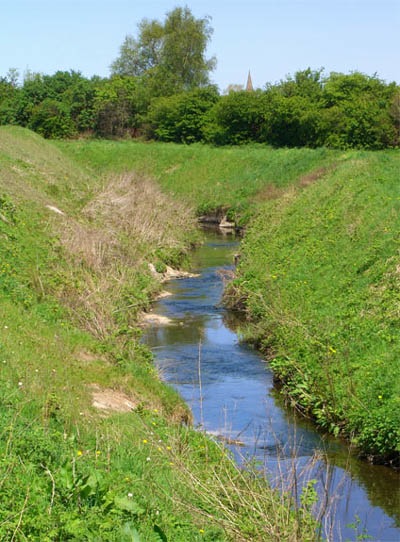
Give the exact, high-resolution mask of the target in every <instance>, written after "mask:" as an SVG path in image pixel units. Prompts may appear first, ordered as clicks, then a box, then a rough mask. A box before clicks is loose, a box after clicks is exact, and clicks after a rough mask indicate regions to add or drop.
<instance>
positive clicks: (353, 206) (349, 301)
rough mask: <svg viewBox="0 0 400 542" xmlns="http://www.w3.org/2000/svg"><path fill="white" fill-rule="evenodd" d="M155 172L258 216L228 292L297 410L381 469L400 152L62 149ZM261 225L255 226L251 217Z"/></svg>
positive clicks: (395, 367)
mask: <svg viewBox="0 0 400 542" xmlns="http://www.w3.org/2000/svg"><path fill="white" fill-rule="evenodd" d="M59 145H60V146H61V148H62V149H63V150H65V151H66V152H68V153H69V154H70V155H71V156H72V157H74V159H75V160H77V161H78V162H79V163H81V164H82V165H83V166H88V165H90V167H94V168H95V169H96V170H99V171H103V172H104V171H109V170H110V168H115V169H116V170H117V171H125V170H129V169H130V168H133V167H135V168H137V169H139V170H140V171H145V172H148V173H151V174H152V175H154V176H155V177H156V178H157V179H158V181H159V182H160V184H161V185H162V186H163V187H164V188H165V189H166V190H168V191H169V192H171V193H172V194H174V195H177V196H178V197H179V198H180V199H184V200H186V201H188V202H190V203H191V204H192V205H193V206H194V207H195V208H196V209H197V212H198V214H201V213H202V212H204V211H206V212H207V211H210V210H215V209H225V210H228V216H230V217H231V218H233V219H235V220H237V221H238V222H239V223H241V224H247V223H248V221H249V220H250V221H251V225H250V227H249V228H248V229H247V230H248V231H247V232H246V235H245V240H244V242H243V254H242V263H241V265H240V268H239V275H238V279H237V281H236V282H235V283H234V285H233V288H231V293H232V292H234V301H233V302H234V303H236V305H239V306H240V307H241V308H243V309H245V310H247V311H248V314H249V317H250V319H251V320H252V321H253V323H254V322H256V324H257V325H256V326H252V327H251V328H250V329H249V330H248V332H247V336H248V337H249V338H250V339H252V340H256V341H257V342H259V343H260V345H261V346H262V347H263V348H264V349H266V350H267V351H268V353H269V357H270V358H271V365H272V366H273V368H274V370H275V372H276V374H277V376H278V378H279V379H280V380H281V381H282V382H284V388H283V389H284V392H285V393H287V394H288V397H290V400H291V402H293V404H295V405H297V407H299V408H300V409H301V410H302V411H303V412H305V413H306V414H307V415H310V416H312V417H313V418H314V419H315V420H316V421H317V422H318V423H319V424H320V425H322V426H323V427H324V428H327V429H329V430H330V431H331V432H333V433H334V434H343V435H346V436H348V437H350V438H351V440H352V441H353V442H355V443H356V444H357V445H358V446H359V448H360V450H361V452H362V453H364V454H366V455H368V456H370V458H371V459H373V460H384V461H386V460H387V461H392V462H396V460H397V459H396V458H397V457H398V449H399V435H398V427H399V425H400V424H399V418H398V412H399V410H400V409H399V404H398V396H399V389H398V388H397V382H398V381H399V378H398V376H399V363H398V344H399V342H398V338H399V337H398V327H399V326H398V316H399V273H398V266H399V252H398V251H399V239H398V231H399V212H398V211H399V205H400V203H399V201H400V200H399V184H398V173H399V170H400V164H399V154H398V152H397V151H387V152H377V153H373V152H370V153H368V152H357V151H349V152H339V151H335V152H334V151H328V150H326V149H316V150H312V149H290V150H289V149H278V150H274V149H271V148H266V147H262V146H250V147H239V148H217V149H215V148H210V147H207V146H199V145H193V146H180V145H174V144H167V145H162V144H157V143H156V144H143V143H136V142H128V141H125V142H99V141H90V142H87V141H81V142H61V143H60V144H59ZM254 214H255V215H256V216H255V218H253V219H252V218H251V217H252V216H253V215H254Z"/></svg>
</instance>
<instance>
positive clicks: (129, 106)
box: [93, 76, 140, 137]
mask: <svg viewBox="0 0 400 542" xmlns="http://www.w3.org/2000/svg"><path fill="white" fill-rule="evenodd" d="M93 110H94V130H95V132H96V133H97V134H98V135H100V136H102V137H123V136H125V135H127V134H133V133H134V131H135V128H137V127H138V122H137V118H138V117H137V116H138V114H139V112H140V93H139V89H138V81H137V79H135V78H134V77H121V76H114V77H112V78H111V79H108V80H105V81H104V82H103V83H102V84H101V85H99V86H98V88H97V89H96V91H95V96H94V101H93Z"/></svg>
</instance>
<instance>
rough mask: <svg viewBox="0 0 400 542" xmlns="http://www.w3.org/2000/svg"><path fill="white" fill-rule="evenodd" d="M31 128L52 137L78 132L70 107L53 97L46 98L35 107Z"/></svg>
mask: <svg viewBox="0 0 400 542" xmlns="http://www.w3.org/2000/svg"><path fill="white" fill-rule="evenodd" d="M29 128H32V130H35V132H38V133H39V134H41V135H42V136H43V137H45V138H51V139H57V138H63V137H71V136H73V135H75V133H76V131H75V125H74V122H73V121H72V119H71V112H70V109H69V107H68V106H67V105H66V104H64V103H62V102H59V101H57V100H54V99H52V98H46V99H45V100H43V102H41V103H40V104H39V105H37V106H35V107H34V108H33V111H32V116H31V120H30V122H29Z"/></svg>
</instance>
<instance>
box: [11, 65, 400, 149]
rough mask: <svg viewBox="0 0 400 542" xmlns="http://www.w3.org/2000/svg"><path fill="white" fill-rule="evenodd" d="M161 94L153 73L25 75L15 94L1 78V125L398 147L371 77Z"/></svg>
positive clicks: (386, 97)
mask: <svg viewBox="0 0 400 542" xmlns="http://www.w3.org/2000/svg"><path fill="white" fill-rule="evenodd" d="M157 73H158V72H157ZM158 76H160V74H159V73H158ZM167 86H168V85H167ZM163 88H164V87H163V86H162V85H161V86H160V84H158V83H157V81H156V79H155V75H154V73H153V71H152V69H149V70H147V71H145V72H144V73H143V74H140V75H113V76H112V77H111V78H109V79H101V78H99V77H93V78H92V79H87V78H85V77H83V76H82V75H81V74H80V73H78V72H74V71H71V72H56V73H55V74H54V75H51V76H50V75H41V74H28V75H27V77H26V78H25V81H24V83H23V85H22V86H20V87H18V85H16V82H15V80H12V79H10V77H3V78H1V79H0V124H18V125H21V126H28V127H30V128H33V129H34V130H35V131H37V132H39V133H40V134H42V135H44V136H45V137H48V138H54V137H55V138H60V137H71V136H73V135H74V134H79V133H89V134H94V135H97V136H100V137H105V138H108V137H119V138H120V137H126V136H131V137H137V136H145V137H147V138H149V139H158V140H160V141H174V142H177V143H194V142H197V141H205V142H208V143H211V144H215V145H239V144H245V143H249V142H258V143H266V144H269V145H273V146H275V147H304V146H305V147H317V146H327V147H331V148H342V149H346V148H360V149H361V148H364V149H372V150H376V149H384V148H390V147H397V146H398V145H399V141H400V136H399V134H400V109H399V103H400V101H399V96H400V89H399V87H398V86H397V85H396V84H395V83H390V84H388V83H386V82H384V81H382V80H380V79H379V78H378V77H377V76H375V75H374V76H368V75H365V74H362V73H359V72H354V73H350V74H347V75H346V74H342V73H331V74H330V75H329V76H325V77H324V76H323V74H322V70H319V71H312V70H311V69H309V68H308V69H306V70H303V71H299V72H297V73H296V74H295V75H294V76H293V77H290V76H289V77H287V78H286V79H285V80H284V81H280V82H279V83H276V84H274V85H270V84H268V85H267V86H266V88H265V89H264V90H256V91H252V92H248V91H236V92H235V91H233V92H230V93H229V94H227V95H223V96H221V95H219V94H218V91H217V89H216V87H214V86H212V85H206V86H203V85H201V84H199V86H198V87H197V88H189V89H186V90H185V89H184V88H181V87H179V89H178V91H176V90H175V91H174V90H172V91H171V89H170V87H168V89H167V87H165V89H164V90H163Z"/></svg>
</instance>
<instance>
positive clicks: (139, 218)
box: [0, 127, 315, 542]
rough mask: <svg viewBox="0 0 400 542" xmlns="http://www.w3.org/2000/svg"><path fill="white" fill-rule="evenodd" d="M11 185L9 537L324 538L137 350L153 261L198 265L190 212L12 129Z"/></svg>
mask: <svg viewBox="0 0 400 542" xmlns="http://www.w3.org/2000/svg"><path fill="white" fill-rule="evenodd" d="M121 171H122V170H121ZM0 173H1V177H0V179H1V180H0V183H1V184H0V316H1V326H0V369H1V371H0V453H1V461H0V538H1V540H4V541H8V540H10V541H11V540H14V541H24V540H38V541H39V540H40V541H41V542H43V541H50V540H51V541H53V540H79V541H83V540H88V541H94V540H96V541H113V540H115V541H118V542H120V541H126V542H128V541H149V542H150V541H160V540H161V541H163V540H173V541H174V542H175V541H176V542H180V541H182V542H186V541H188V540H190V541H203V540H207V541H227V540H235V541H240V540H282V541H283V540H304V539H308V540H311V539H313V538H314V530H315V525H314V522H313V520H312V519H311V518H310V515H309V514H308V508H307V506H305V507H300V509H297V510H296V509H295V507H294V506H293V502H292V501H290V499H289V498H288V497H286V496H285V495H283V496H279V495H277V494H275V493H274V492H273V491H271V489H270V488H269V487H268V485H267V484H266V483H265V480H264V479H262V478H259V477H258V476H254V475H252V474H251V473H245V472H242V471H241V470H239V469H238V468H237V467H235V465H234V464H233V462H232V461H231V459H230V457H229V456H227V454H226V452H225V451H224V450H223V449H222V448H221V447H220V446H219V445H217V444H215V443H214V442H212V441H210V440H209V439H208V438H206V437H205V435H203V434H201V433H199V432H196V431H194V430H193V429H192V428H190V426H187V425H186V424H185V423H182V421H183V420H184V421H186V422H187V421H188V420H189V414H188V410H187V407H186V406H185V405H184V404H183V402H182V400H181V399H180V398H179V397H178V396H177V394H176V393H175V392H174V391H173V390H172V389H171V388H169V387H167V386H166V385H164V384H163V383H162V382H160V380H159V378H158V375H157V374H156V372H155V370H154V367H153V364H152V360H151V356H150V355H149V352H148V351H147V350H146V349H145V348H144V347H143V346H142V345H141V344H140V329H139V327H138V324H139V318H140V311H141V310H145V309H146V308H147V307H148V306H149V303H150V301H151V298H152V296H153V295H154V293H155V292H156V291H157V290H158V289H159V288H160V285H159V284H158V283H157V282H156V281H155V279H154V278H153V277H152V276H151V273H150V272H149V268H148V264H149V263H153V264H158V265H160V266H161V265H165V264H166V263H169V264H171V263H173V264H179V263H180V262H182V259H183V258H185V257H186V255H187V250H188V248H189V247H190V245H191V243H192V242H193V241H194V240H195V239H196V235H194V229H193V221H192V218H191V217H192V213H191V211H190V209H187V206H186V205H183V206H182V205H181V204H180V203H178V202H176V201H173V200H171V198H170V197H169V196H165V194H162V193H161V192H160V190H159V189H158V187H157V185H155V184H154V183H153V182H152V181H151V180H149V179H148V178H147V177H144V176H143V175H140V174H138V173H136V174H132V173H131V174H130V175H128V176H126V175H125V176H120V175H119V172H118V171H114V170H113V171H112V168H110V170H109V171H107V172H105V171H104V170H102V171H101V172H100V171H94V170H93V169H92V170H90V169H89V168H88V167H86V166H85V167H84V166H83V165H82V164H81V165H77V163H76V161H74V160H71V159H70V158H68V157H67V156H65V155H64V154H63V153H62V152H61V151H60V150H58V149H57V148H56V147H55V146H54V145H53V144H50V143H48V142H45V141H44V140H42V139H41V138H40V137H38V136H37V135H34V134H32V133H31V132H29V131H27V130H23V129H20V128H8V127H2V128H0ZM100 173H101V175H100ZM138 193H139V194H140V197H139V196H138ZM48 205H50V206H53V207H56V208H58V209H59V210H61V211H62V212H63V213H64V214H62V215H61V214H59V213H57V212H54V210H51V209H49V208H48V207H47V206H48ZM143 225H145V227H143ZM99 391H100V392H103V393H108V394H111V395H112V397H113V398H114V399H116V398H117V397H122V399H123V400H125V399H129V400H130V401H131V403H132V404H133V405H134V409H133V410H131V411H129V412H117V411H111V412H108V413H105V412H104V410H99V409H98V408H95V406H94V405H93V398H94V393H95V392H99Z"/></svg>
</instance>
